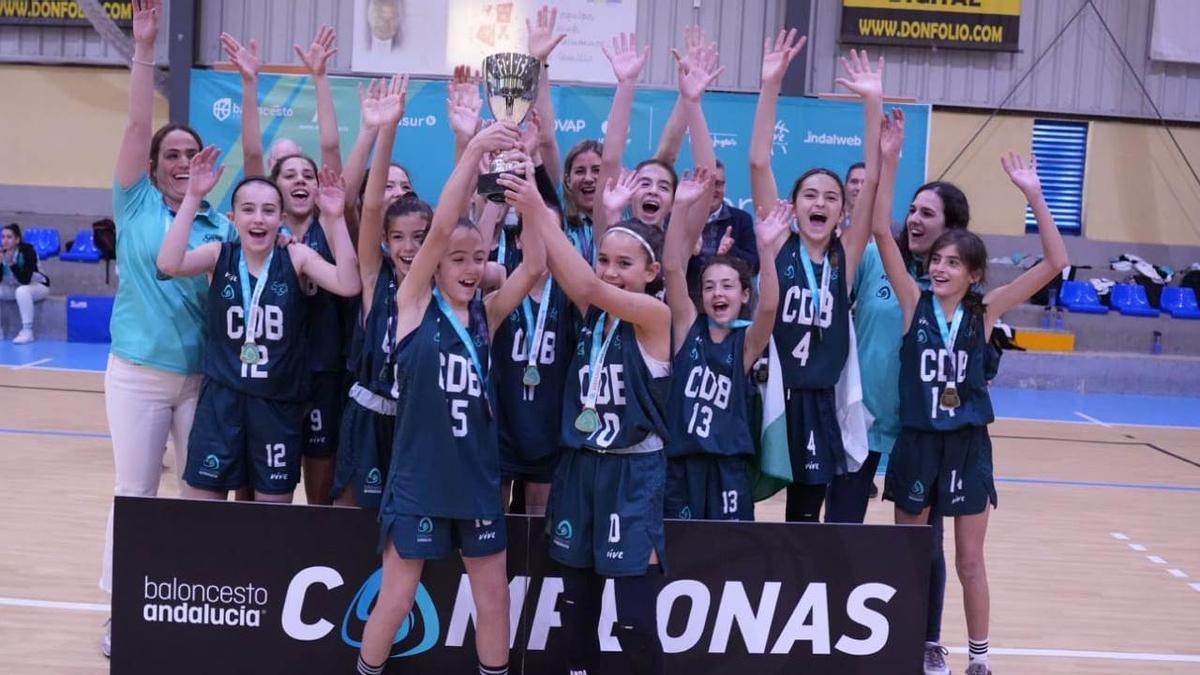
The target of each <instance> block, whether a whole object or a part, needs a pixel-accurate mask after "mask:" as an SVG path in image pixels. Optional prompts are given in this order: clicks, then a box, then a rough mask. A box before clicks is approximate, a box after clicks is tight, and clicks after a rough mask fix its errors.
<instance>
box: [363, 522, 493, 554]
mask: <svg viewBox="0 0 1200 675" xmlns="http://www.w3.org/2000/svg"><path fill="white" fill-rule="evenodd" d="M383 532H384V535H385V542H386V541H389V540H390V541H391V543H392V545H393V546H395V547H396V552H397V553H399V554H400V557H401V558H406V559H409V560H440V559H442V558H448V557H450V556H451V555H453V554H454V552H455V551H461V552H462V556H463V557H464V558H482V557H484V556H489V555H494V554H496V553H500V552H502V551H504V549H505V548H507V547H508V528H507V527H506V526H505V522H504V516H500V517H499V518H497V519H495V520H459V519H456V518H436V517H432V516H413V515H406V514H389V515H385V516H384V518H383Z"/></svg>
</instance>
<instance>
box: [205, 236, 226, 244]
mask: <svg viewBox="0 0 1200 675" xmlns="http://www.w3.org/2000/svg"><path fill="white" fill-rule="evenodd" d="M213 241H224V240H223V239H221V235H219V234H206V235H204V243H206V244H207V243H209V242H213Z"/></svg>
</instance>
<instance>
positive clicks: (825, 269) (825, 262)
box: [796, 231, 829, 328]
mask: <svg viewBox="0 0 1200 675" xmlns="http://www.w3.org/2000/svg"><path fill="white" fill-rule="evenodd" d="M796 248H797V249H799V253H798V255H799V257H800V266H801V267H803V268H804V278H805V280H807V281H808V290H809V291H811V292H812V304H813V325H814V326H816V327H818V328H820V326H821V301H822V300H823V299H824V297H825V294H826V293H828V292H829V250H828V249H826V250H825V257H824V258H823V259H822V261H821V285H820V287H818V286H817V275H816V273H814V272H813V265H812V258H810V257H809V256H808V249H807V248H805V246H804V240H803V239H801V238H800V235H799V232H798V231H797V234H796Z"/></svg>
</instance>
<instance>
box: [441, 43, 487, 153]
mask: <svg viewBox="0 0 1200 675" xmlns="http://www.w3.org/2000/svg"><path fill="white" fill-rule="evenodd" d="M481 110H483V98H482V97H481V96H480V95H479V74H478V73H475V74H472V73H471V68H470V66H455V67H454V76H453V78H451V80H450V83H449V84H448V85H447V97H446V114H447V115H448V116H449V118H450V130H451V131H453V132H454V161H456V162H457V161H458V159H459V158H460V157H462V153H463V151H464V150H465V149H466V147H467V143H469V142H470V141H471V139H472V138H473V137H474V136H475V134H477V133H479V114H480V111H481Z"/></svg>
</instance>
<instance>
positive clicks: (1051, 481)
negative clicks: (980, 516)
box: [995, 476, 1200, 539]
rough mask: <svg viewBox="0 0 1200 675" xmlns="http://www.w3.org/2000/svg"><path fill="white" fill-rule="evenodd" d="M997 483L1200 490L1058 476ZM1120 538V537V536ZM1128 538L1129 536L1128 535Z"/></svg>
mask: <svg viewBox="0 0 1200 675" xmlns="http://www.w3.org/2000/svg"><path fill="white" fill-rule="evenodd" d="M995 480H996V482H997V483H1018V484H1027V485H1064V486H1068V487H1099V488H1119V489H1125V490H1166V491H1169V492H1200V486H1196V485H1160V484H1155V483H1105V482H1100V481H1087V480H1064V479H1056V478H1008V477H1004V476H997V477H996V479H995ZM1118 538H1119V537H1118ZM1126 539H1128V537H1126Z"/></svg>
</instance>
